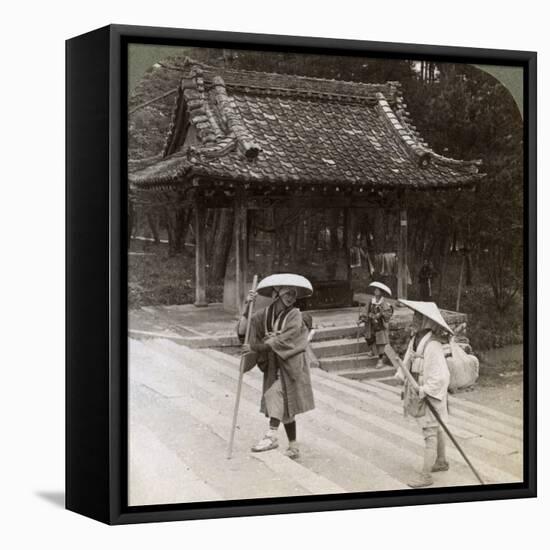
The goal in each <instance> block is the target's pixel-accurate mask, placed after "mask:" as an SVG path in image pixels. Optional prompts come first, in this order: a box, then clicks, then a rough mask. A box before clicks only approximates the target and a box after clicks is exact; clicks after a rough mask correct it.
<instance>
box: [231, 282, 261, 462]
mask: <svg viewBox="0 0 550 550" xmlns="http://www.w3.org/2000/svg"><path fill="white" fill-rule="evenodd" d="M257 285H258V275H254V279H253V280H252V291H253V292H256V287H257ZM253 310H254V301H250V302H248V303H247V308H246V332H245V336H244V342H245V344H248V339H249V338H250V322H251V321H252V312H253ZM244 365H245V356H244V355H241V362H240V365H239V381H238V383H237V396H236V398H235V410H234V411H233V423H232V425H231V435H230V437H229V447H228V448H227V458H231V455H232V454H233V440H234V439H235V429H236V427H237V416H238V414H239V404H240V401H241V389H242V386H243V376H244Z"/></svg>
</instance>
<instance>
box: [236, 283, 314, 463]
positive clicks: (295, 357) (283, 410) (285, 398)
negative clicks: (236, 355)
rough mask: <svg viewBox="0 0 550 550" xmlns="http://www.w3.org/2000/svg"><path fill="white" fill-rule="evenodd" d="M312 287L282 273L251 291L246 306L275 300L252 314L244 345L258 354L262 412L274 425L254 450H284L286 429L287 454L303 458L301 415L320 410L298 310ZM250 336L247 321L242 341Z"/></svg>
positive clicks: (240, 326)
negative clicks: (299, 430)
mask: <svg viewBox="0 0 550 550" xmlns="http://www.w3.org/2000/svg"><path fill="white" fill-rule="evenodd" d="M312 293H313V289H312V286H311V283H310V282H309V281H308V280H307V279H306V278H305V277H302V276H300V275H294V274H290V273H281V274H276V275H271V276H269V277H266V278H265V279H263V280H262V281H260V283H259V284H258V287H257V292H254V291H250V292H249V294H248V297H247V299H246V302H245V307H244V309H243V311H246V309H247V308H246V305H247V304H248V303H249V302H250V301H254V300H255V298H256V295H257V294H260V295H262V296H266V297H271V298H272V300H273V301H272V303H271V304H270V305H269V306H268V307H266V308H265V309H262V310H260V311H258V312H256V313H254V315H253V316H252V319H251V324H250V335H249V343H248V344H243V346H242V353H243V354H250V353H251V352H253V353H254V354H255V362H253V364H252V367H253V366H254V365H257V366H258V367H259V368H260V370H261V371H262V372H263V387H262V399H261V404H260V411H261V412H262V413H264V414H265V415H266V416H267V417H268V418H269V427H268V430H267V432H266V433H265V434H264V436H263V437H262V438H261V439H260V441H259V442H258V443H257V444H256V445H254V446H253V447H252V449H251V450H252V452H257V453H258V452H263V451H269V450H271V449H276V448H277V447H278V446H279V443H278V438H277V430H278V428H279V426H280V424H281V422H282V423H283V425H284V429H285V432H286V435H287V437H288V449H287V450H286V453H285V454H286V456H288V457H289V458H292V459H297V458H299V456H300V450H299V446H298V442H297V429H296V415H298V414H301V413H305V412H307V411H310V410H312V409H313V408H314V407H315V403H314V400H313V390H312V387H311V377H310V371H309V359H308V357H309V356H308V354H307V353H306V350H307V348H308V346H309V329H308V327H307V326H306V324H305V323H304V320H303V318H302V314H301V312H300V310H299V309H298V308H296V307H294V304H295V302H296V299H297V298H304V297H307V296H311V294H312ZM245 332H246V317H245V316H244V315H243V316H242V318H241V319H240V320H239V322H238V325H237V333H238V335H239V338H240V339H241V341H243V340H244V335H245Z"/></svg>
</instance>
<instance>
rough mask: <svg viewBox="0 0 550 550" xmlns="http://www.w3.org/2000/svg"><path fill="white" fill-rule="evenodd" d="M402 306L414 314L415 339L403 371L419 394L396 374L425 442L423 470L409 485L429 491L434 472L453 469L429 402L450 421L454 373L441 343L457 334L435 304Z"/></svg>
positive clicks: (406, 405) (407, 303)
mask: <svg viewBox="0 0 550 550" xmlns="http://www.w3.org/2000/svg"><path fill="white" fill-rule="evenodd" d="M399 302H400V303H402V304H403V305H404V306H406V307H408V308H410V309H412V310H413V311H414V315H413V322H412V337H411V340H410V341H409V344H408V346H407V351H406V353H405V357H404V359H403V367H404V368H405V369H407V370H408V371H409V372H410V373H411V375H412V377H413V378H414V380H415V382H416V383H417V385H418V391H417V390H416V389H415V388H414V387H413V386H412V385H411V384H410V383H409V382H408V381H407V380H406V379H405V377H404V376H403V374H402V372H401V371H400V370H398V371H397V372H396V374H395V377H396V378H398V379H400V380H401V381H402V382H404V388H403V393H402V398H403V411H404V414H405V416H411V417H413V418H414V419H415V420H416V423H417V424H418V426H419V427H420V429H421V430H422V437H423V438H424V455H423V463H422V470H421V471H420V473H419V475H418V477H417V478H416V479H413V480H412V481H410V482H409V483H408V485H409V487H413V488H421V487H429V486H430V485H432V484H433V477H432V473H433V472H444V471H446V470H448V469H449V463H448V462H447V457H446V442H445V434H444V433H443V429H442V428H441V426H440V425H439V422H438V421H437V420H436V418H435V416H434V414H433V413H432V411H431V410H430V409H429V407H428V406H427V405H426V401H429V402H430V403H431V405H432V406H433V408H434V409H435V411H436V412H437V413H438V414H439V417H440V418H441V420H443V422H446V421H447V420H448V407H447V392H448V389H449V381H450V373H449V368H448V366H447V361H446V359H445V353H444V351H443V346H442V344H441V342H440V341H439V340H440V337H441V336H442V335H443V334H451V335H452V334H453V331H452V330H451V328H450V327H449V326H448V325H447V323H446V322H445V320H444V319H443V316H442V315H441V312H440V311H439V309H438V307H437V305H436V304H434V303H433V302H417V301H412V300H399Z"/></svg>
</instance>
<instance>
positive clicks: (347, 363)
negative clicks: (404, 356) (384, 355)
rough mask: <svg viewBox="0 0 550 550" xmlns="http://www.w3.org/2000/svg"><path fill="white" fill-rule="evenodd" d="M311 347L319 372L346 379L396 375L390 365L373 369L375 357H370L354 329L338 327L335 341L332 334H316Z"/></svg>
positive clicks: (351, 327)
mask: <svg viewBox="0 0 550 550" xmlns="http://www.w3.org/2000/svg"><path fill="white" fill-rule="evenodd" d="M352 335H353V336H352ZM324 337H327V339H323V338H324ZM311 347H312V348H313V351H314V353H315V356H316V357H317V359H318V360H319V367H320V368H321V369H322V370H324V371H327V372H336V373H338V374H339V375H340V376H344V377H346V378H351V379H353V380H364V379H370V378H388V377H390V376H393V374H394V372H395V369H394V368H393V367H392V366H390V365H385V366H384V367H382V368H376V365H377V363H378V358H377V357H371V356H370V355H369V353H368V352H369V351H370V350H369V346H367V343H366V342H365V339H364V338H363V336H362V335H360V336H359V338H357V327H356V326H349V327H339V331H338V333H337V337H336V338H335V334H333V333H323V332H321V331H320V333H319V332H317V333H316V334H315V337H314V341H313V342H312V345H311Z"/></svg>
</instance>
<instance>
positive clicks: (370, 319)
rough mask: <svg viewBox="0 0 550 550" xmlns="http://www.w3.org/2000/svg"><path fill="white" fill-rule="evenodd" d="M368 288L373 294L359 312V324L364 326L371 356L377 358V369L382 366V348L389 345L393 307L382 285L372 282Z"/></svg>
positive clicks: (387, 290) (388, 293)
mask: <svg viewBox="0 0 550 550" xmlns="http://www.w3.org/2000/svg"><path fill="white" fill-rule="evenodd" d="M369 288H371V289H372V290H373V292H374V298H372V299H371V300H370V301H369V302H368V303H367V304H366V305H365V307H364V308H362V309H361V311H360V312H359V323H360V324H361V323H363V324H364V325H365V333H364V337H365V340H366V341H367V344H368V345H369V346H370V348H371V354H372V355H373V356H375V357H378V363H377V364H376V367H377V368H381V367H383V366H384V346H385V345H386V344H389V343H390V319H391V317H392V315H393V307H392V306H391V304H390V303H389V302H388V301H387V300H386V297H388V296H391V290H390V288H389V287H388V286H386V285H385V284H384V283H380V282H378V281H373V282H372V283H370V285H369Z"/></svg>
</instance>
